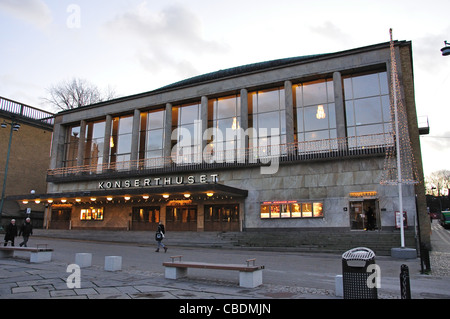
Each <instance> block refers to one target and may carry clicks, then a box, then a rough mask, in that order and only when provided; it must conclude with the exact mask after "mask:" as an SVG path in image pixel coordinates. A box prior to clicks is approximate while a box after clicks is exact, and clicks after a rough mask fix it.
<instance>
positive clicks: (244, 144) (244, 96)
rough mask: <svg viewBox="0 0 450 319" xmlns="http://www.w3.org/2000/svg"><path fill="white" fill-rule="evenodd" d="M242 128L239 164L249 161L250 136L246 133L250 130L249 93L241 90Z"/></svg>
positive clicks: (238, 147) (238, 143)
mask: <svg viewBox="0 0 450 319" xmlns="http://www.w3.org/2000/svg"><path fill="white" fill-rule="evenodd" d="M239 116H240V126H241V130H240V133H241V135H238V138H237V150H238V152H237V159H238V162H246V161H247V160H248V146H249V143H248V135H247V134H245V132H246V131H247V130H248V91H247V89H241V113H240V114H239Z"/></svg>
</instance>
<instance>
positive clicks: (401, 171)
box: [380, 29, 420, 185]
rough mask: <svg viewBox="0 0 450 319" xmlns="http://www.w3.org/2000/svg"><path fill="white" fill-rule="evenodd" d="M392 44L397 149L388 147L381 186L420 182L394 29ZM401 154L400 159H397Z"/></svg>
mask: <svg viewBox="0 0 450 319" xmlns="http://www.w3.org/2000/svg"><path fill="white" fill-rule="evenodd" d="M389 33H390V37H391V43H390V50H391V83H390V87H391V99H390V112H391V124H392V127H393V129H392V130H391V133H390V134H391V140H393V141H395V143H394V145H395V147H388V148H387V150H386V157H385V161H384V170H383V176H382V178H381V181H380V184H383V185H397V184H398V183H400V182H401V183H402V184H417V183H419V182H420V180H419V178H418V173H417V172H418V170H417V164H416V161H415V159H414V154H413V152H412V146H411V140H410V138H409V130H408V120H407V117H406V110H405V107H404V103H403V100H402V95H401V89H400V82H399V79H398V72H397V61H396V57H395V49H394V41H393V39H392V29H390V30H389ZM397 153H399V155H400V156H399V157H397Z"/></svg>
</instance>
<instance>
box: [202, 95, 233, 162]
mask: <svg viewBox="0 0 450 319" xmlns="http://www.w3.org/2000/svg"><path fill="white" fill-rule="evenodd" d="M240 112H241V99H240V96H239V95H232V96H227V97H223V98H216V99H210V100H209V101H208V115H210V117H209V119H208V127H210V128H212V134H213V140H211V139H210V140H209V141H208V145H209V146H212V149H211V150H209V151H210V152H211V155H214V158H215V160H216V161H217V162H224V161H225V162H227V161H229V160H233V159H235V158H236V157H235V155H236V154H235V151H236V150H237V149H238V148H241V146H240V145H238V144H239V143H238V140H237V136H236V134H235V133H236V131H237V130H238V129H240V127H241V117H240Z"/></svg>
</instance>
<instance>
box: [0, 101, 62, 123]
mask: <svg viewBox="0 0 450 319" xmlns="http://www.w3.org/2000/svg"><path fill="white" fill-rule="evenodd" d="M0 110H2V111H5V112H9V113H12V114H15V115H19V116H22V117H25V118H28V119H31V120H36V121H39V122H42V123H44V124H47V125H53V124H54V114H53V113H50V112H46V111H43V110H40V109H37V108H35V107H32V106H28V105H25V104H22V103H19V102H16V101H13V100H9V99H6V98H4V97H1V96H0Z"/></svg>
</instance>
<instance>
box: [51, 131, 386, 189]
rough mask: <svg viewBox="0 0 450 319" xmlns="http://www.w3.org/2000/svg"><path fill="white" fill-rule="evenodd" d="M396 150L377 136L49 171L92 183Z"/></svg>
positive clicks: (59, 176) (54, 178) (53, 175)
mask: <svg viewBox="0 0 450 319" xmlns="http://www.w3.org/2000/svg"><path fill="white" fill-rule="evenodd" d="M393 147H394V137H393V135H391V134H389V133H386V134H374V135H365V136H356V137H348V138H336V139H327V140H318V141H309V142H300V143H294V144H279V145H267V146H259V147H252V148H247V149H233V150H225V151H221V152H217V151H215V152H214V151H205V152H202V153H187V154H182V155H176V154H174V156H171V157H157V158H148V159H143V160H138V161H124V162H114V163H108V164H93V165H85V166H73V167H63V168H56V169H50V170H48V172H47V180H48V181H58V180H61V181H62V180H64V178H67V177H69V178H70V179H71V178H72V177H76V176H78V177H79V178H80V179H86V178H87V179H89V178H91V177H95V176H99V177H100V176H105V175H111V176H114V175H117V176H128V175H145V174H158V173H159V174H161V173H165V174H166V173H172V172H180V171H199V170H206V169H217V168H225V167H243V166H252V165H253V166H261V165H270V164H271V163H272V162H273V161H278V162H280V163H288V162H296V161H314V160H322V159H329V158H345V157H355V156H370V155H377V154H384V153H385V152H386V150H387V149H390V148H393Z"/></svg>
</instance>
